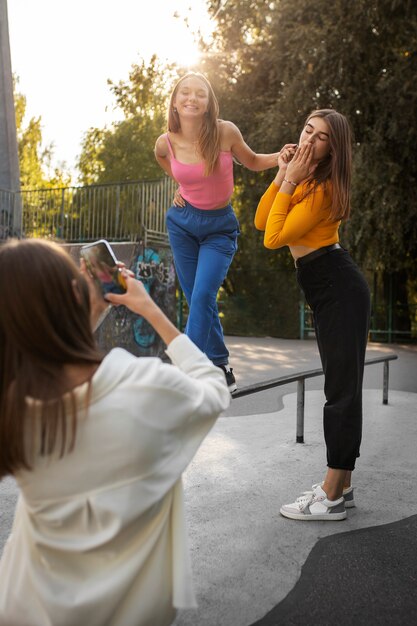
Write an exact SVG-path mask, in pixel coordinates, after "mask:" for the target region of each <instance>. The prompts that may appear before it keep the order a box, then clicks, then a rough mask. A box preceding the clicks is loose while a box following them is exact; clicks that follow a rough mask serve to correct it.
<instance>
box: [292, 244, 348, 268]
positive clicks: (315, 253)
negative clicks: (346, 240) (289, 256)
mask: <svg viewBox="0 0 417 626" xmlns="http://www.w3.org/2000/svg"><path fill="white" fill-rule="evenodd" d="M333 250H342V246H341V245H340V244H339V243H334V244H333V245H332V246H323V248H318V250H313V252H310V253H309V254H306V255H305V256H302V257H300V258H299V259H297V260H296V261H295V267H296V268H297V269H298V268H300V267H304V265H307V264H308V263H310V262H311V261H314V259H318V258H319V257H320V256H323V254H328V253H329V252H333Z"/></svg>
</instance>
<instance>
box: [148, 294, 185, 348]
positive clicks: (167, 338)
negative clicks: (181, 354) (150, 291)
mask: <svg viewBox="0 0 417 626" xmlns="http://www.w3.org/2000/svg"><path fill="white" fill-rule="evenodd" d="M138 314H139V315H141V316H142V317H144V318H145V319H146V321H147V322H148V323H149V324H150V325H151V326H152V328H153V329H154V330H155V331H156V332H157V333H158V335H159V336H160V337H161V339H162V341H163V342H164V343H165V344H166V345H167V346H168V345H169V344H170V343H171V341H172V340H173V339H175V337H178V335H180V334H181V333H180V331H179V330H178V328H177V327H176V326H174V324H173V323H172V322H171V320H169V319H168V318H167V316H166V315H165V313H164V312H163V311H162V310H161V309H160V308H159V307H158V306H157V305H156V304H153V303H150V304H149V305H148V306H147V307H146V308H143V309H142V310H141V311H140V312H138Z"/></svg>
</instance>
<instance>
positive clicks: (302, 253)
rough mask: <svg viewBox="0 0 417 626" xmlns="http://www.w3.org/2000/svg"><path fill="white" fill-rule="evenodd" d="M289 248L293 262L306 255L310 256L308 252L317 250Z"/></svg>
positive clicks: (299, 247) (304, 247) (297, 247)
mask: <svg viewBox="0 0 417 626" xmlns="http://www.w3.org/2000/svg"><path fill="white" fill-rule="evenodd" d="M289 248H290V252H291V254H292V256H293V258H294V261H296V260H297V259H299V258H300V257H302V256H305V255H306V254H310V252H314V250H318V248H308V247H307V246H289Z"/></svg>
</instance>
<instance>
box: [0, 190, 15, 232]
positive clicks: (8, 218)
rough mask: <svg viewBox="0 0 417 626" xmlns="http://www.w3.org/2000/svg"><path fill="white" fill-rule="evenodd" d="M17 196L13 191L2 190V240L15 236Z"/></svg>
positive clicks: (0, 214)
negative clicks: (14, 220)
mask: <svg viewBox="0 0 417 626" xmlns="http://www.w3.org/2000/svg"><path fill="white" fill-rule="evenodd" d="M15 195H16V194H14V193H13V191H6V190H4V189H0V240H1V239H7V237H10V236H11V235H12V234H13V214H14V202H15Z"/></svg>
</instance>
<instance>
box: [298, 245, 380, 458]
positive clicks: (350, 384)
mask: <svg viewBox="0 0 417 626" xmlns="http://www.w3.org/2000/svg"><path fill="white" fill-rule="evenodd" d="M297 280H298V284H299V285H300V287H301V289H302V290H303V292H304V294H305V297H306V300H307V302H308V304H309V306H310V308H311V310H312V311H313V316H314V326H315V331H316V338H317V343H318V347H319V352H320V358H321V362H322V365H323V372H324V393H325V396H326V403H325V405H324V410H323V426H324V438H325V442H326V447H327V465H328V466H329V467H330V468H333V469H344V470H353V469H354V468H355V461H356V458H357V457H358V456H359V448H360V444H361V439H362V383H363V370H364V361H365V350H366V344H367V339H368V332H369V320H370V293H369V287H368V284H367V282H366V280H365V278H364V276H363V274H362V273H361V271H360V270H359V268H358V267H357V265H356V264H355V263H354V261H353V260H352V258H351V256H350V255H349V253H348V252H347V251H346V250H344V249H343V248H340V249H337V250H333V251H331V252H328V253H327V254H324V255H323V256H320V257H318V258H316V259H314V260H312V261H310V262H309V263H307V264H306V265H304V266H303V267H300V268H298V269H297Z"/></svg>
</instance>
